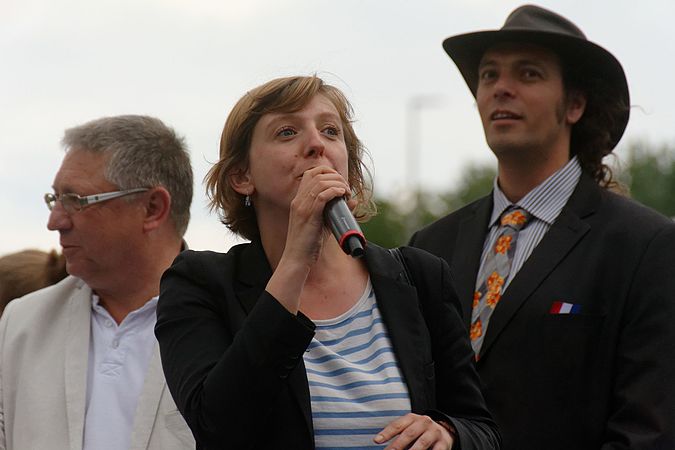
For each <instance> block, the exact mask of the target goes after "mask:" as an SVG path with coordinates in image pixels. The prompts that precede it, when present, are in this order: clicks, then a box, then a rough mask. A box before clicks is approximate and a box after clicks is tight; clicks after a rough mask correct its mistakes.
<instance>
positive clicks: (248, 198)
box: [244, 194, 251, 208]
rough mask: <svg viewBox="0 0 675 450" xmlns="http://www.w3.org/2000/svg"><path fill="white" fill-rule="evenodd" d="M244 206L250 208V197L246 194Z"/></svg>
mask: <svg viewBox="0 0 675 450" xmlns="http://www.w3.org/2000/svg"><path fill="white" fill-rule="evenodd" d="M244 206H245V207H247V208H248V207H249V206H251V196H250V195H248V194H246V198H244Z"/></svg>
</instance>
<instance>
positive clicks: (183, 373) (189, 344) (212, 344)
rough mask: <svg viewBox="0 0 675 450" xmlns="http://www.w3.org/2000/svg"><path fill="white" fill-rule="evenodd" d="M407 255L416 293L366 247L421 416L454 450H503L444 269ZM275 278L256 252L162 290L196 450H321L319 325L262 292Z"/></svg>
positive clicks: (174, 376) (162, 324)
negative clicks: (313, 381)
mask: <svg viewBox="0 0 675 450" xmlns="http://www.w3.org/2000/svg"><path fill="white" fill-rule="evenodd" d="M403 250H404V252H403V253H404V256H406V260H407V261H408V263H409V266H410V268H411V270H412V272H413V279H414V283H415V285H416V287H417V289H415V288H414V287H412V286H410V285H409V284H406V283H405V281H403V280H404V278H403V276H402V266H401V265H400V264H399V263H398V261H396V260H395V259H394V258H393V257H392V256H391V255H390V254H389V252H388V251H386V250H384V249H382V248H379V247H377V246H375V245H373V244H369V245H368V248H367V250H366V255H365V260H366V264H367V266H368V270H369V273H370V277H371V282H372V285H373V288H374V290H375V293H376V295H377V304H378V307H379V309H380V311H381V314H382V317H383V319H384V322H385V323H386V325H387V330H388V332H389V336H390V339H391V342H392V345H393V347H394V350H395V353H396V356H397V359H398V362H399V365H400V368H401V371H402V373H403V377H404V379H405V381H406V384H407V386H408V390H409V392H410V397H411V404H412V410H413V412H416V413H427V414H430V415H432V416H435V417H436V418H439V417H442V418H445V419H446V420H448V421H449V422H451V423H452V424H453V425H454V426H455V427H456V429H457V431H458V435H459V442H460V444H461V446H457V447H455V448H461V449H465V450H467V449H494V448H499V436H498V433H497V432H496V428H495V426H494V423H493V422H492V419H491V417H490V415H489V413H488V412H487V409H486V407H485V403H484V400H483V398H482V396H481V393H480V387H479V381H478V375H477V374H476V372H475V368H474V365H473V363H472V353H471V347H470V344H469V341H468V338H467V336H466V329H465V328H464V325H463V323H462V320H461V318H460V316H459V312H458V309H459V303H458V302H457V297H456V294H455V291H454V288H453V286H452V283H451V280H450V272H449V269H448V267H447V264H446V263H445V261H443V260H442V259H440V258H436V257H433V256H432V255H429V254H428V253H426V252H422V251H420V250H417V249H410V248H405V249H403ZM271 274H272V272H271V269H270V266H269V263H268V262H267V259H266V257H265V255H264V252H263V250H262V246H261V245H260V243H259V242H258V241H254V242H253V243H251V244H242V245H238V246H235V247H233V248H232V249H231V250H230V251H229V252H228V253H226V254H220V253H214V252H192V251H188V252H183V253H182V254H181V255H179V257H178V258H177V259H176V261H175V262H174V264H173V266H172V267H171V268H170V269H169V270H168V271H167V272H166V273H165V274H164V276H163V278H162V282H161V294H160V300H159V304H158V307H157V325H156V328H155V333H156V335H157V339H158V340H159V344H160V350H161V356H162V364H163V366H164V372H165V375H166V379H167V384H168V386H169V389H170V390H171V393H172V395H173V397H174V399H175V401H176V404H177V405H178V409H179V410H180V411H181V413H182V414H183V416H184V417H185V419H186V421H187V423H188V425H189V426H190V428H191V429H192V432H193V434H194V435H195V438H196V440H197V443H198V448H203V449H207V448H208V449H222V448H236V449H245V448H247V449H248V448H251V449H269V448H279V449H289V450H290V449H293V450H302V449H313V448H314V437H313V428H312V417H311V410H310V400H309V387H308V384H307V376H306V373H305V367H304V363H303V359H302V355H303V353H304V351H305V349H306V348H307V346H308V345H309V343H310V341H311V339H312V336H313V334H314V331H313V330H314V325H313V323H312V322H311V321H310V320H309V319H308V318H307V317H305V316H303V315H302V314H298V316H295V315H293V314H290V313H289V312H288V311H287V310H286V309H284V307H283V306H281V304H280V303H279V302H277V301H276V300H275V299H274V298H273V297H272V296H271V295H269V294H268V293H267V292H266V291H265V290H264V289H265V286H266V284H267V281H268V280H269V278H270V276H271ZM418 294H419V295H418Z"/></svg>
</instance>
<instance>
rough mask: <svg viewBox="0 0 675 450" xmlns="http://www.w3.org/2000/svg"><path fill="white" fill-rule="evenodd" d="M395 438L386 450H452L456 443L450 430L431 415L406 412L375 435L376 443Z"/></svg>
mask: <svg viewBox="0 0 675 450" xmlns="http://www.w3.org/2000/svg"><path fill="white" fill-rule="evenodd" d="M394 437H395V439H394V440H393V441H392V442H391V443H390V444H389V445H388V446H387V447H386V448H385V450H404V449H410V450H428V449H432V450H450V449H451V448H452V445H453V443H454V440H453V438H452V436H451V435H450V432H449V431H448V430H447V429H446V428H445V427H443V426H442V425H441V424H439V423H438V422H434V421H433V420H432V419H431V417H429V416H420V415H418V414H413V413H410V414H406V415H405V416H403V417H399V418H398V419H396V420H394V421H392V422H391V423H389V425H387V426H386V427H385V428H384V429H383V430H382V431H380V433H379V434H378V435H377V436H375V439H373V440H374V441H375V443H377V444H384V443H385V442H387V441H389V440H391V439H392V438H394Z"/></svg>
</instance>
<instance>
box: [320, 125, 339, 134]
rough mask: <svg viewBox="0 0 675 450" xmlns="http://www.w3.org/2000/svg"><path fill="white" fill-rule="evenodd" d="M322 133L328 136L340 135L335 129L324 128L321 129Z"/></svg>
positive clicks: (331, 127)
mask: <svg viewBox="0 0 675 450" xmlns="http://www.w3.org/2000/svg"><path fill="white" fill-rule="evenodd" d="M323 132H324V133H325V134H327V135H329V136H339V135H340V130H339V129H338V128H337V127H333V126H330V127H326V128H324V129H323Z"/></svg>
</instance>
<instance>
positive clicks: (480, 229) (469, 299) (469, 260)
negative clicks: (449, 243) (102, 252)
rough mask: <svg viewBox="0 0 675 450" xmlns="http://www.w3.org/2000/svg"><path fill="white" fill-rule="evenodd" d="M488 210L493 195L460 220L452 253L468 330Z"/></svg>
mask: <svg viewBox="0 0 675 450" xmlns="http://www.w3.org/2000/svg"><path fill="white" fill-rule="evenodd" d="M491 213H492V194H490V195H488V196H486V197H483V198H482V199H481V200H479V201H478V202H477V203H476V205H475V208H474V209H473V211H472V212H470V213H469V215H468V216H467V217H466V218H465V219H464V220H462V221H461V222H460V224H459V230H458V232H457V242H456V247H455V250H454V252H453V254H452V255H451V258H452V264H451V268H452V275H453V277H454V280H455V288H456V289H457V295H458V297H459V300H460V302H461V304H462V314H463V318H464V323H465V324H466V326H467V329H468V328H469V327H470V326H471V308H472V303H473V293H474V291H475V290H476V277H477V276H478V270H479V269H480V258H481V255H482V254H483V245H484V244H485V236H486V235H487V230H488V221H489V220H490V215H491ZM446 260H450V259H448V258H446Z"/></svg>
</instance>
